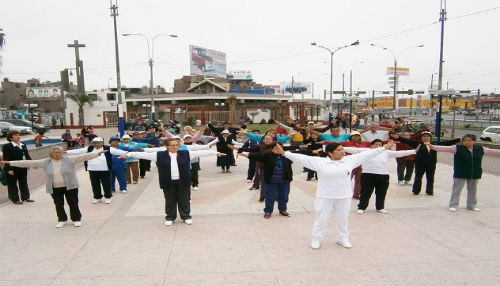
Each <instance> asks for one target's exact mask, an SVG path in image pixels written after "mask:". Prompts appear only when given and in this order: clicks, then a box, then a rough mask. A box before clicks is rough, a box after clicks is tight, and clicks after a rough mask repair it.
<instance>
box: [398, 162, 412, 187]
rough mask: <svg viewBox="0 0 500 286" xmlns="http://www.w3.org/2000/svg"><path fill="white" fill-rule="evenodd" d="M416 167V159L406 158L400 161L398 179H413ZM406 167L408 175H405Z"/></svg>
mask: <svg viewBox="0 0 500 286" xmlns="http://www.w3.org/2000/svg"><path fill="white" fill-rule="evenodd" d="M414 167H415V160H404V161H401V162H398V181H400V182H401V181H407V182H409V181H410V180H411V175H412V174H413V169H414ZM405 169H406V175H405Z"/></svg>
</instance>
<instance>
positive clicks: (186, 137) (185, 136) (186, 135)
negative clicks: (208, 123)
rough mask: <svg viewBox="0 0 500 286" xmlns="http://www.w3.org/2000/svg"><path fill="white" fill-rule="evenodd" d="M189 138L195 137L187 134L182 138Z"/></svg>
mask: <svg viewBox="0 0 500 286" xmlns="http://www.w3.org/2000/svg"><path fill="white" fill-rule="evenodd" d="M187 137H193V136H191V135H189V134H186V135H184V137H182V139H186V138H187Z"/></svg>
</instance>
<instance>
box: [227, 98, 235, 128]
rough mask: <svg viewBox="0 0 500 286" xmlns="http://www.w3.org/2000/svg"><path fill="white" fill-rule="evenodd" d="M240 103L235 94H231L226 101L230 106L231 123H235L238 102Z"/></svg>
mask: <svg viewBox="0 0 500 286" xmlns="http://www.w3.org/2000/svg"><path fill="white" fill-rule="evenodd" d="M237 101H238V99H237V98H236V95H234V94H231V95H230V96H228V97H227V99H226V103H227V105H229V118H230V119H229V120H230V121H231V123H233V122H234V121H235V118H234V116H235V114H236V102H237Z"/></svg>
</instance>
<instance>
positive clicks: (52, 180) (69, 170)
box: [3, 146, 107, 228]
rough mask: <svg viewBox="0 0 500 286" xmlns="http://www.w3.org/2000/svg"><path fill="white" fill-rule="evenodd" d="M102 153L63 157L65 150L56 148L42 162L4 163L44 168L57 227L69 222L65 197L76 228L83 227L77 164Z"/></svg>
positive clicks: (20, 166)
mask: <svg viewBox="0 0 500 286" xmlns="http://www.w3.org/2000/svg"><path fill="white" fill-rule="evenodd" d="M104 152H107V151H101V152H96V153H86V154H82V155H76V156H66V157H63V153H64V151H63V149H62V148H61V147H59V146H56V147H54V148H52V149H51V150H50V153H49V155H50V158H46V159H41V160H19V161H3V163H4V164H10V165H11V166H12V167H18V168H29V167H35V168H43V169H44V170H45V174H46V185H45V187H46V190H47V193H49V194H50V195H51V196H52V199H54V204H55V206H56V213H57V218H58V222H57V224H56V227H57V228H59V227H63V226H64V225H65V224H66V221H67V220H68V217H67V215H66V211H65V210H64V197H66V201H67V202H68V205H69V213H70V217H71V220H72V221H73V223H74V226H76V227H78V226H81V225H82V223H81V218H82V214H81V213H80V209H79V208H78V187H79V185H78V179H77V178H76V172H75V163H77V162H83V161H87V160H91V159H94V158H97V157H99V156H100V155H101V154H102V153H104Z"/></svg>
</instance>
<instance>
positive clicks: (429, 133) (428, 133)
mask: <svg viewBox="0 0 500 286" xmlns="http://www.w3.org/2000/svg"><path fill="white" fill-rule="evenodd" d="M424 134H427V135H429V136H431V137H432V133H431V132H429V131H424V132H422V135H424Z"/></svg>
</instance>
